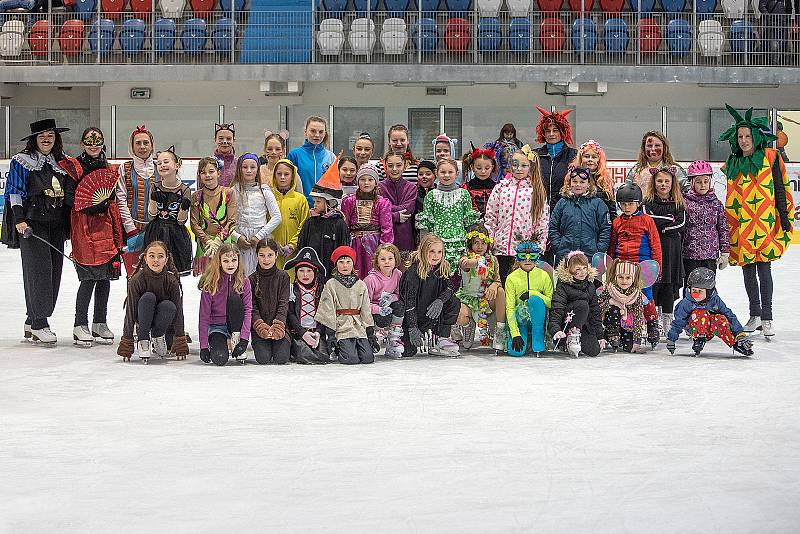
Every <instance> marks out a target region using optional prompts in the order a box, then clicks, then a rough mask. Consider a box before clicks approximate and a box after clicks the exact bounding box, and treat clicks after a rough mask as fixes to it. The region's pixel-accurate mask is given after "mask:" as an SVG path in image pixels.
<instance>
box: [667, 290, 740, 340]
mask: <svg viewBox="0 0 800 534" xmlns="http://www.w3.org/2000/svg"><path fill="white" fill-rule="evenodd" d="M701 309H705V310H708V312H709V313H721V314H722V315H724V316H725V317H727V318H728V322H729V323H730V325H731V332H732V333H733V335H734V336H736V335H738V334H739V333H740V332H743V331H744V329H743V328H742V324H741V323H740V322H739V319H737V318H736V314H734V313H733V312H732V311H731V309H730V308H728V307H727V306H726V305H725V303H724V302H722V299H721V298H720V296H719V294H717V290H716V289H712V290H711V296H709V297H708V298H707V299H706V300H704V301H703V302H697V301H695V300H694V299H693V298H692V296H691V295H690V294H689V289H688V288H687V289H684V290H683V298H682V299H681V300H680V301H679V302H678V305H677V306H675V317H674V319H673V321H672V328H670V329H669V332H668V333H667V339H669V340H670V341H675V340H677V339H678V336H679V335H680V333H681V332H682V331H683V329H684V328H686V325H688V324H689V318H690V317H691V315H692V312H693V311H694V310H701Z"/></svg>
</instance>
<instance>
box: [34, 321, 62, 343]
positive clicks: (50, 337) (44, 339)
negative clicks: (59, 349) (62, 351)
mask: <svg viewBox="0 0 800 534" xmlns="http://www.w3.org/2000/svg"><path fill="white" fill-rule="evenodd" d="M31 339H32V340H33V342H34V343H36V344H39V345H45V346H50V347H54V346H55V345H56V343H57V342H58V338H56V335H55V334H54V333H53V331H52V330H50V327H49V326H45V327H44V328H39V329H38V330H37V329H31Z"/></svg>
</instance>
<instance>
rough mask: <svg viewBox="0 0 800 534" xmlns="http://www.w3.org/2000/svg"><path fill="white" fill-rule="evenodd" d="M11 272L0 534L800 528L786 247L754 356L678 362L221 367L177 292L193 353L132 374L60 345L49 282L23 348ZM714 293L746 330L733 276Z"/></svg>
mask: <svg viewBox="0 0 800 534" xmlns="http://www.w3.org/2000/svg"><path fill="white" fill-rule="evenodd" d="M20 271H21V267H20V260H19V252H18V251H13V250H8V249H6V248H5V247H0V277H2V295H1V297H2V308H0V319H2V325H3V329H2V332H0V532H4V533H6V532H8V533H11V532H14V533H17V532H19V533H36V532H48V533H50V532H53V533H55V532H57V533H68V532H69V533H72V532H80V533H85V532H103V533H111V532H114V533H128V532H130V533H145V532H147V533H152V532H169V533H183V532H186V533H200V532H237V533H238V532H269V533H284V532H334V533H338V532H347V533H371V534H376V533H387V532H402V533H407V532H408V533H421V532H426V533H428V532H430V533H495V532H497V533H522V532H536V533H547V532H565V533H572V534H578V533H597V532H603V533H605V532H609V533H649V534H656V533H667V532H669V533H720V534H723V533H724V534H735V533H745V532H747V533H760V534H763V533H794V532H800V416H799V415H798V414H799V413H800V357H798V352H799V351H798V349H800V321H798V313H797V307H796V304H795V303H796V302H797V300H798V293H800V283H798V279H800V248H798V247H797V246H795V247H793V248H791V249H790V252H789V254H788V255H787V256H786V257H784V258H783V259H782V260H781V261H779V262H778V263H776V264H775V268H774V271H773V273H774V276H775V288H776V289H775V298H776V303H775V317H776V321H775V323H776V330H777V335H776V336H775V341H774V342H772V343H769V344H767V343H765V342H764V341H763V338H760V337H759V338H757V339H756V342H755V351H756V355H755V357H754V358H753V359H740V358H733V357H731V353H730V351H729V350H728V349H727V347H725V346H724V345H723V344H722V343H721V342H719V341H714V342H712V343H710V344H709V345H707V349H706V354H708V356H707V357H701V358H693V357H687V355H688V354H691V347H690V344H689V342H688V341H687V340H686V339H682V340H681V341H680V342H679V345H678V353H679V354H682V355H683V356H674V357H671V356H670V355H669V353H667V352H666V349H664V348H663V345H662V346H661V349H660V350H659V351H658V352H655V353H649V354H645V355H622V354H609V353H603V354H602V355H601V356H600V357H598V358H596V359H588V358H581V359H579V360H572V359H568V358H565V357H554V356H552V355H551V356H548V357H545V358H540V359H533V358H524V359H513V358H509V357H493V356H490V355H489V354H488V353H487V352H479V351H476V352H470V353H467V354H466V355H465V356H464V357H463V358H462V359H459V360H432V359H422V360H406V361H387V360H381V361H379V362H378V363H376V364H375V365H371V366H359V367H345V366H340V365H329V366H313V367H312V366H299V365H287V366H269V367H262V366H259V365H257V364H255V361H254V360H250V362H249V363H248V365H246V366H244V367H242V366H239V365H235V364H229V365H228V366H227V367H224V368H219V367H214V366H207V365H204V364H202V363H201V362H200V361H199V359H198V350H199V349H198V346H197V343H196V334H197V303H198V300H199V294H198V291H197V289H196V287H195V284H196V279H184V288H185V290H186V293H187V296H186V302H185V310H186V323H187V326H188V327H189V331H190V332H191V333H192V335H193V336H194V337H195V343H194V344H193V345H192V354H191V355H190V356H189V358H188V359H187V360H186V361H185V362H176V361H169V362H165V363H162V362H159V361H153V362H152V363H151V364H150V365H149V366H144V365H142V364H141V363H140V362H139V361H133V362H130V363H123V362H122V360H121V358H119V357H118V356H116V354H115V349H116V347H109V346H95V347H94V348H91V349H81V348H77V347H74V346H73V345H72V344H71V332H72V321H73V313H74V303H75V291H76V288H77V277H76V275H75V270H74V268H73V267H72V266H71V265H69V264H66V265H65V267H64V283H63V285H62V290H61V295H60V298H59V303H58V307H57V311H56V314H55V316H54V317H53V319H52V321H51V326H52V327H53V330H54V331H55V332H56V334H57V335H58V336H59V339H60V344H59V345H58V347H57V348H54V349H47V348H42V347H36V346H32V345H26V344H21V343H20V339H21V337H22V326H23V320H24V298H23V291H22V282H21V272H20ZM718 287H719V288H720V293H721V295H722V297H723V299H724V300H725V301H726V302H727V303H728V304H729V305H730V306H731V307H732V308H733V309H734V311H735V312H736V313H737V314H738V315H739V318H740V320H742V322H744V321H746V320H747V315H748V314H747V304H746V302H747V301H746V297H745V294H744V287H743V283H742V275H741V269H739V268H735V267H731V268H728V269H726V270H725V271H723V272H722V273H721V275H720V276H719V278H718ZM124 290H125V283H124V281H122V280H120V281H117V282H114V283H113V284H112V293H111V303H110V311H109V323H110V326H111V328H112V330H114V332H115V333H116V334H117V335H118V336H119V334H120V333H121V332H122V317H123V310H122V302H123V298H124V292H125V291H124ZM134 360H135V358H134Z"/></svg>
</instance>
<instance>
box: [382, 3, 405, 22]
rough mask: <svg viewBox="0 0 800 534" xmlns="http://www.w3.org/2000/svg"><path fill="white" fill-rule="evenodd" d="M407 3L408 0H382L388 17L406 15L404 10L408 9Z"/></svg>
mask: <svg viewBox="0 0 800 534" xmlns="http://www.w3.org/2000/svg"><path fill="white" fill-rule="evenodd" d="M408 4H409V0H384V6H386V11H388V12H389V13H388V15H387V17H388V18H400V19H402V18H403V17H405V16H406V11H408Z"/></svg>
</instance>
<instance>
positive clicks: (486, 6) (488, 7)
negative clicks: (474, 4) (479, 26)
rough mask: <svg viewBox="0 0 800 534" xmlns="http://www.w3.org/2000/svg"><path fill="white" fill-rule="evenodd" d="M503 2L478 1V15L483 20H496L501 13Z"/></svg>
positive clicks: (491, 0)
mask: <svg viewBox="0 0 800 534" xmlns="http://www.w3.org/2000/svg"><path fill="white" fill-rule="evenodd" d="M502 3H503V0H478V14H479V16H480V17H481V18H486V17H490V18H495V17H497V16H498V15H499V13H500V4H502Z"/></svg>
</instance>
